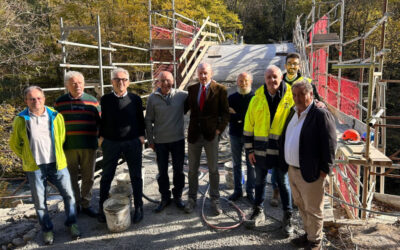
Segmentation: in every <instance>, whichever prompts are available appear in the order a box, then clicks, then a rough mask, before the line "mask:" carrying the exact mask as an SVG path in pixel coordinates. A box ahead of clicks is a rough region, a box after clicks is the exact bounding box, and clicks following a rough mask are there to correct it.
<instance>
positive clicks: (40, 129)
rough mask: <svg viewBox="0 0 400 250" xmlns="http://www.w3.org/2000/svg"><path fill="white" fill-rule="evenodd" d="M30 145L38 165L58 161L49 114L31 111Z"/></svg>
mask: <svg viewBox="0 0 400 250" xmlns="http://www.w3.org/2000/svg"><path fill="white" fill-rule="evenodd" d="M28 122H29V127H30V139H29V146H30V148H31V151H32V155H33V158H34V159H35V161H36V164H37V165H41V164H49V163H53V162H56V157H55V153H54V145H53V140H52V139H51V131H50V120H49V114H48V113H47V110H46V109H45V111H44V113H43V114H41V115H39V116H37V115H35V114H33V113H32V112H30V111H29V121H28Z"/></svg>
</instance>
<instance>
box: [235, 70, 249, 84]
mask: <svg viewBox="0 0 400 250" xmlns="http://www.w3.org/2000/svg"><path fill="white" fill-rule="evenodd" d="M241 76H243V77H246V76H247V77H248V78H249V79H250V81H253V75H252V74H250V73H247V72H242V73H240V74H239V75H238V76H237V78H236V82H237V81H238V80H239V78H240V77H241Z"/></svg>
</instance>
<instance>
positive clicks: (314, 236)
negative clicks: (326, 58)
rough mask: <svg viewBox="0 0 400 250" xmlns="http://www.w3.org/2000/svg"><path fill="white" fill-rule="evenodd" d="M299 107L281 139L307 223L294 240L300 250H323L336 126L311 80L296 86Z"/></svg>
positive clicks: (285, 166) (294, 192)
mask: <svg viewBox="0 0 400 250" xmlns="http://www.w3.org/2000/svg"><path fill="white" fill-rule="evenodd" d="M292 93H293V100H294V102H295V107H294V108H293V109H292V111H291V113H290V114H289V117H288V119H287V120H286V124H285V132H284V133H283V136H282V138H281V140H280V159H281V164H280V165H281V168H282V170H284V171H286V170H287V169H288V168H289V182H290V187H291V190H292V195H293V201H294V203H295V204H296V205H297V206H298V208H299V212H300V215H301V217H302V220H303V224H304V229H305V231H306V234H305V235H302V236H300V237H299V238H296V239H293V240H292V243H293V244H294V245H295V246H296V247H306V249H320V248H321V240H322V226H323V208H324V202H323V201H324V181H325V177H326V175H327V174H329V173H330V171H331V167H332V165H333V161H334V159H335V150H336V125H335V120H334V118H333V116H332V114H331V113H330V112H329V111H328V110H327V109H325V108H318V107H317V106H316V105H315V103H314V101H313V90H312V86H311V84H310V83H309V82H308V81H307V80H303V81H299V82H296V83H295V84H293V86H292Z"/></svg>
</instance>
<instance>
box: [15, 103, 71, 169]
mask: <svg viewBox="0 0 400 250" xmlns="http://www.w3.org/2000/svg"><path fill="white" fill-rule="evenodd" d="M45 107H46V109H47V113H48V114H49V119H50V129H51V139H52V141H53V145H54V152H55V156H56V163H57V169H58V170H61V169H63V168H65V167H67V159H66V158H65V154H64V150H63V144H64V141H65V124H64V118H63V116H62V115H61V114H60V113H58V112H57V111H55V110H54V109H52V108H49V107H47V106H45ZM29 119H30V117H29V111H28V109H27V108H26V109H25V110H23V111H22V112H21V113H19V114H18V115H17V116H16V117H15V119H14V123H13V130H12V133H11V137H10V148H11V150H12V151H14V153H15V154H16V155H17V156H18V157H20V158H21V159H22V168H23V170H24V171H27V172H30V171H35V170H38V169H39V167H38V166H37V164H36V161H35V159H34V157H33V155H32V151H31V148H30V144H29V139H30V132H29V129H28V127H27V121H28V120H29Z"/></svg>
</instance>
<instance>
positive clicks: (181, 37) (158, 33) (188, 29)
mask: <svg viewBox="0 0 400 250" xmlns="http://www.w3.org/2000/svg"><path fill="white" fill-rule="evenodd" d="M176 28H177V30H176V40H175V42H176V45H185V46H188V45H189V44H190V43H191V42H192V39H193V36H194V35H193V34H195V33H196V32H197V31H198V30H199V29H198V28H197V27H194V26H192V25H188V24H185V23H183V22H181V21H177V22H176ZM151 36H152V39H172V37H173V31H172V30H170V29H167V28H163V27H160V26H156V25H152V29H151Z"/></svg>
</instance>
